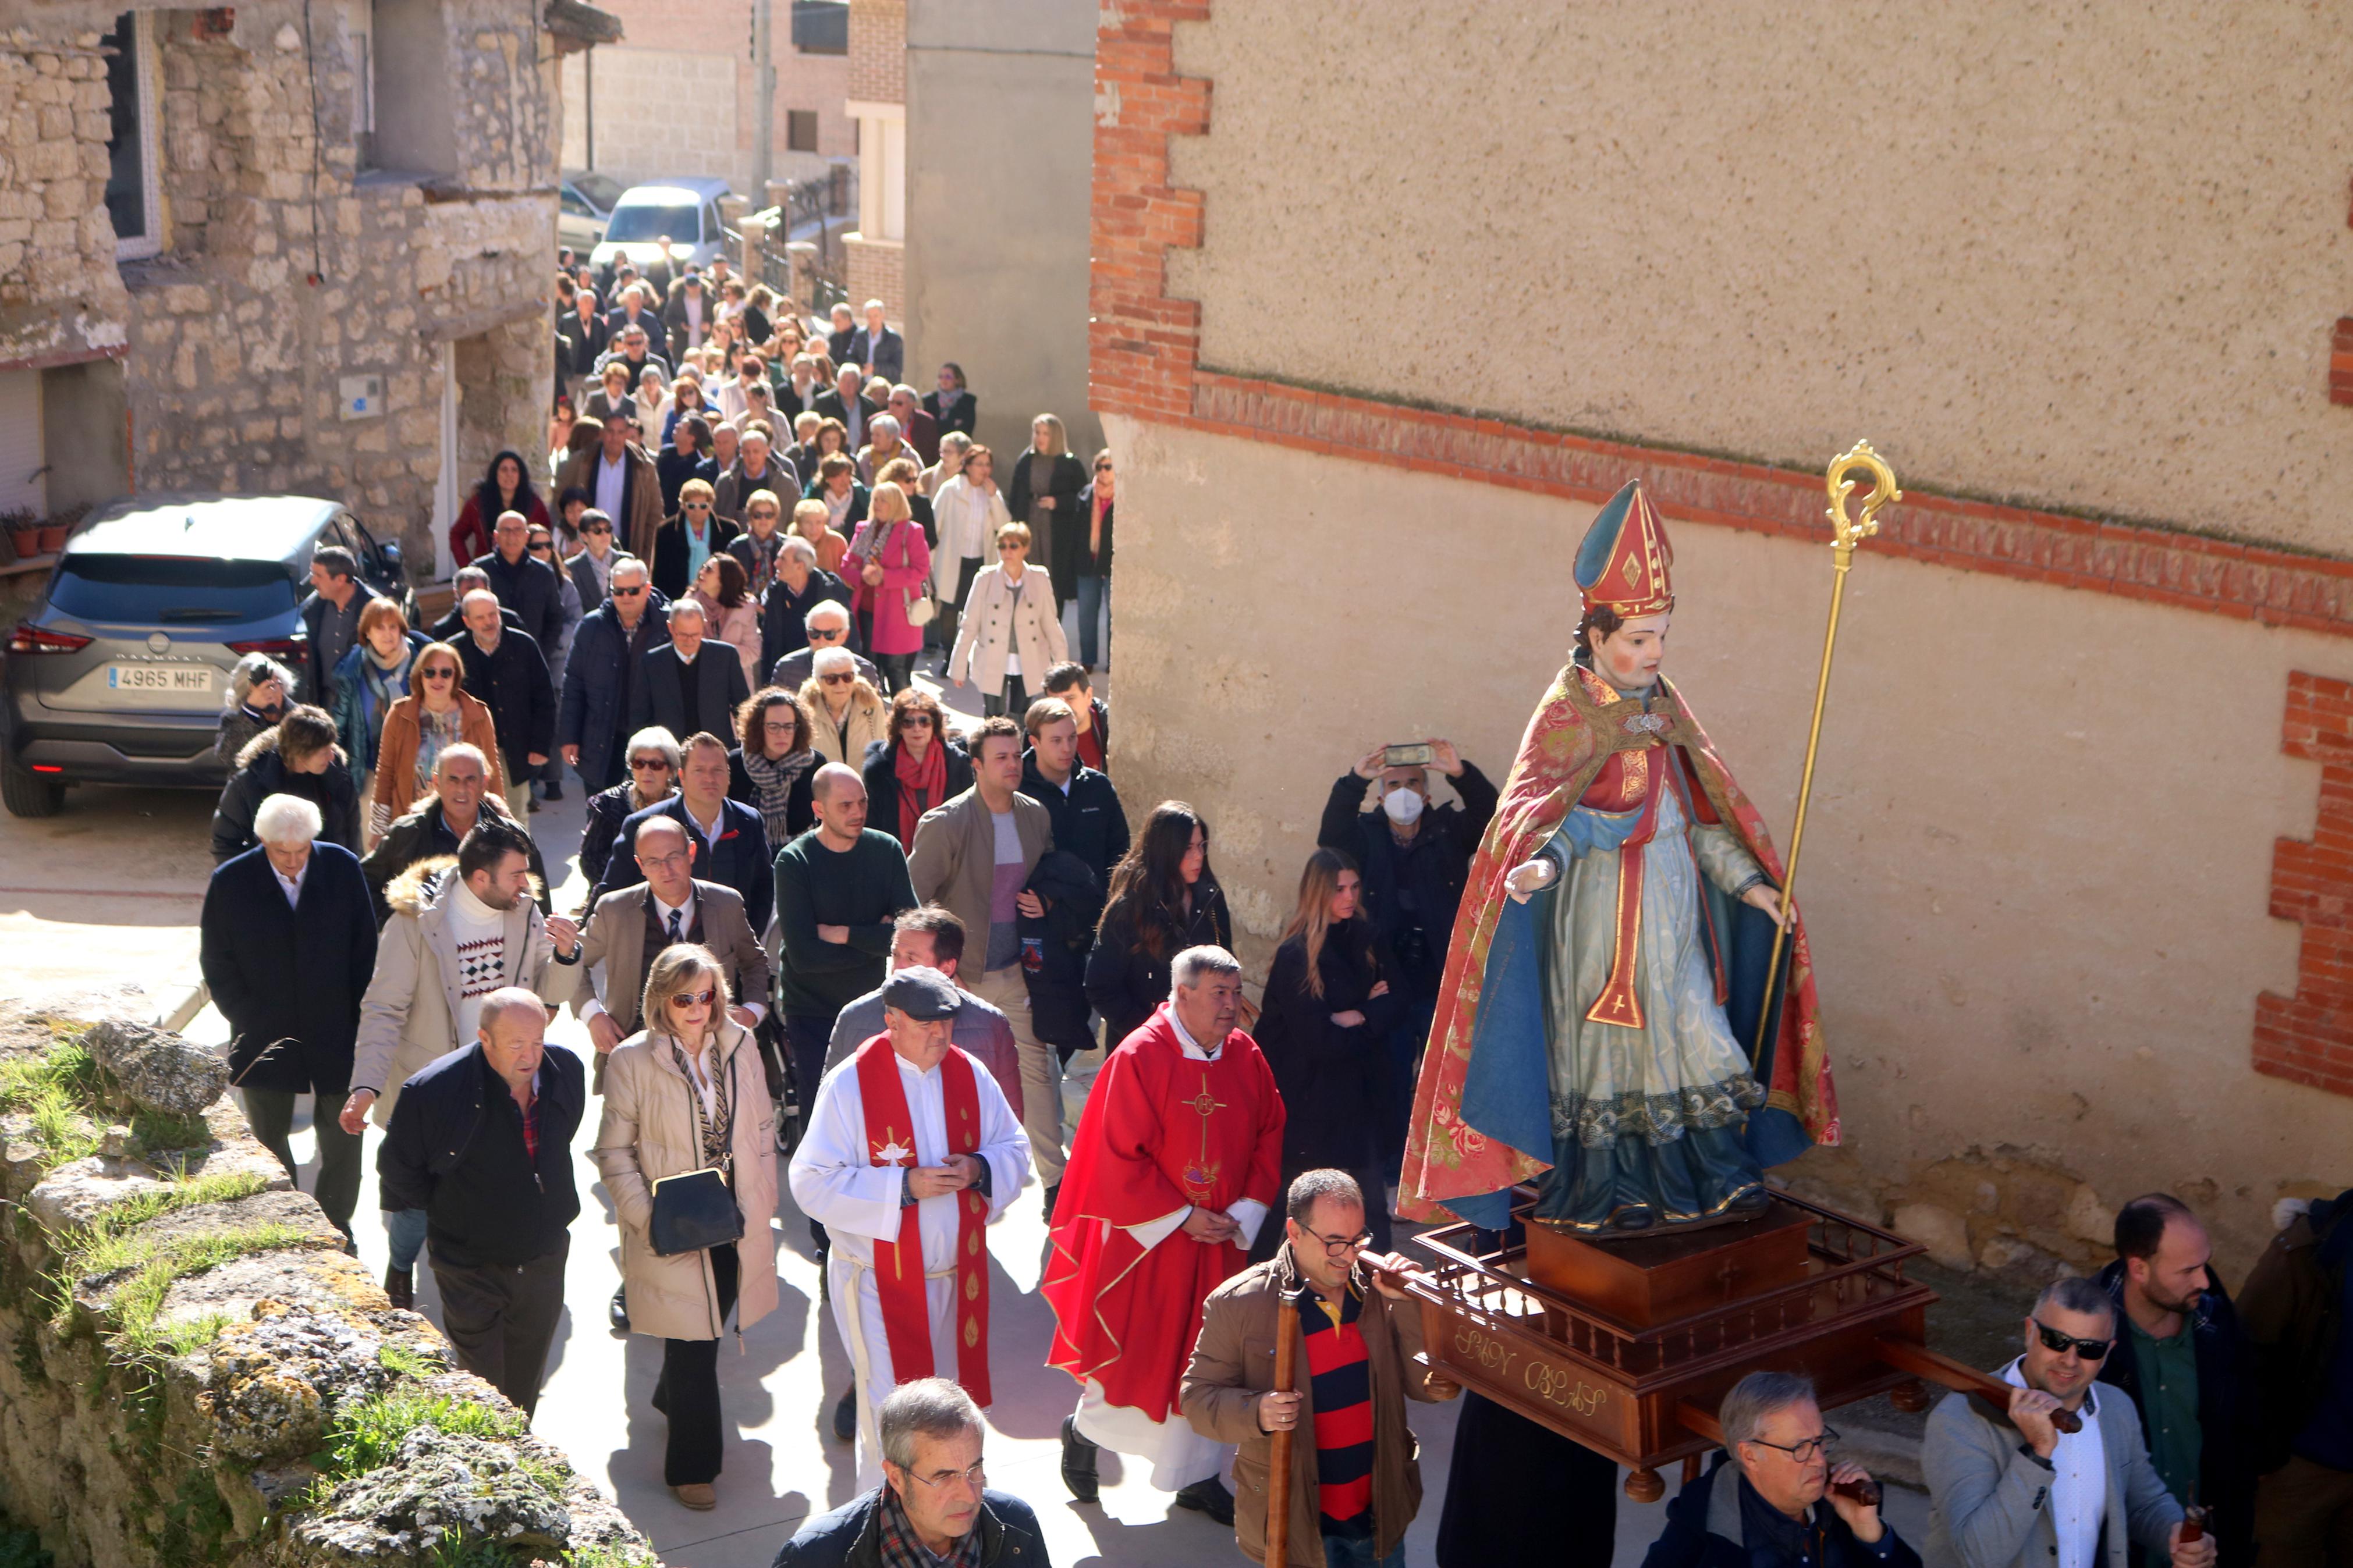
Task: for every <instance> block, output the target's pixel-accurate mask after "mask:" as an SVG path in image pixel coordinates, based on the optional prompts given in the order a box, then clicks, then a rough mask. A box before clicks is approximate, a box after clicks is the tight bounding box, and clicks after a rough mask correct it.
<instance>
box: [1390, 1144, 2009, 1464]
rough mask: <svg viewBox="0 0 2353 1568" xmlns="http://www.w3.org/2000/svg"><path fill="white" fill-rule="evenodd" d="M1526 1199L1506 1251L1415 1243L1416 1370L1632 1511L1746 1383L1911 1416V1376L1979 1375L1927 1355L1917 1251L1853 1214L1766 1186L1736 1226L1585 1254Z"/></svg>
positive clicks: (1705, 1444) (1428, 1240) (1706, 1444)
mask: <svg viewBox="0 0 2353 1568" xmlns="http://www.w3.org/2000/svg"><path fill="white" fill-rule="evenodd" d="M1534 1207H1535V1192H1534V1190H1533V1189H1530V1188H1526V1187H1523V1188H1521V1189H1519V1190H1518V1191H1517V1192H1516V1193H1514V1195H1513V1205H1512V1215H1513V1218H1514V1221H1515V1222H1517V1223H1516V1224H1515V1226H1514V1231H1524V1232H1525V1237H1526V1240H1525V1245H1522V1246H1506V1247H1504V1250H1502V1251H1500V1252H1491V1253H1486V1254H1483V1255H1482V1254H1477V1253H1473V1252H1472V1251H1470V1250H1468V1248H1470V1247H1472V1246H1473V1245H1475V1241H1476V1238H1477V1237H1478V1234H1479V1233H1478V1232H1477V1231H1475V1230H1474V1229H1473V1227H1472V1226H1467V1225H1454V1226H1444V1227H1441V1228H1440V1229H1437V1230H1432V1231H1428V1232H1425V1233H1424V1234H1423V1235H1422V1236H1421V1237H1419V1238H1418V1240H1419V1245H1420V1246H1421V1247H1424V1248H1426V1249H1427V1250H1428V1251H1429V1252H1430V1253H1431V1254H1432V1255H1433V1256H1434V1257H1435V1258H1436V1259H1437V1265H1436V1267H1435V1268H1433V1269H1432V1270H1431V1271H1430V1278H1429V1279H1427V1280H1425V1281H1416V1282H1415V1283H1414V1284H1413V1285H1412V1286H1411V1287H1410V1289H1411V1291H1412V1294H1413V1296H1414V1297H1415V1299H1416V1300H1418V1301H1419V1303H1420V1306H1421V1314H1422V1329H1423V1335H1424V1338H1425V1340H1426V1341H1427V1345H1428V1348H1427V1351H1426V1352H1425V1359H1426V1360H1427V1361H1429V1362H1430V1363H1435V1364H1436V1365H1438V1366H1440V1367H1441V1368H1443V1369H1444V1371H1445V1372H1446V1373H1447V1375H1448V1376H1450V1377H1451V1378H1452V1379H1453V1380H1454V1381H1455V1382H1457V1383H1460V1384H1462V1385H1463V1386H1465V1387H1467V1388H1475V1389H1477V1390H1478V1391H1479V1392H1480V1393H1481V1394H1484V1395H1485V1396H1486V1397H1488V1398H1490V1399H1493V1400H1494V1401H1495V1402H1496V1403H1498V1404H1500V1405H1506V1406H1508V1407H1510V1408H1511V1409H1513V1410H1516V1411H1518V1412H1519V1413H1520V1414H1521V1415H1525V1416H1526V1417H1528V1418H1529V1419H1530V1420H1532V1421H1535V1422H1537V1423H1540V1424H1541V1425H1543V1426H1548V1427H1550V1428H1552V1429H1553V1430H1554V1431H1556V1432H1558V1433H1561V1434H1562V1435H1563V1436H1568V1437H1572V1438H1574V1439H1576V1440H1577V1442H1580V1443H1582V1444H1584V1445H1585V1446H1586V1447H1588V1448H1592V1449H1594V1450H1595V1451H1597V1452H1599V1453H1601V1454H1605V1455H1608V1456H1609V1458H1612V1459H1615V1460H1616V1461H1617V1462H1618V1463H1620V1464H1621V1465H1624V1466H1626V1467H1627V1468H1629V1469H1630V1470H1632V1471H1633V1474H1632V1475H1630V1477H1628V1478H1627V1481H1626V1492H1627V1495H1628V1496H1629V1497H1631V1498H1633V1499H1634V1500H1637V1501H1640V1502H1648V1501H1651V1500H1656V1499H1657V1498H1659V1497H1661V1496H1662V1495H1664V1492H1665V1486H1666V1483H1665V1482H1664V1481H1663V1480H1662V1479H1661V1478H1660V1476H1659V1473H1658V1468H1659V1467H1660V1466H1661V1465H1663V1464H1666V1463H1669V1462H1670V1461H1672V1460H1675V1459H1683V1460H1684V1461H1686V1471H1687V1473H1695V1472H1696V1468H1697V1465H1698V1462H1699V1458H1700V1456H1701V1455H1703V1454H1704V1453H1706V1452H1707V1451H1708V1450H1709V1449H1711V1448H1714V1447H1717V1446H1718V1444H1719V1442H1720V1441H1721V1438H1722V1432H1721V1430H1720V1429H1719V1428H1718V1427H1717V1426H1716V1424H1715V1409H1716V1406H1717V1405H1718V1403H1719V1402H1721V1400H1722V1399H1723V1397H1724V1395H1725V1392H1726V1391H1727V1390H1729V1389H1730V1388H1731V1387H1732V1385H1733V1384H1736V1383H1737V1382H1739V1381H1740V1380H1741V1379H1742V1378H1743V1377H1746V1375H1748V1373H1752V1372H1758V1371H1765V1370H1771V1371H1777V1372H1793V1373H1804V1374H1805V1375H1807V1376H1809V1377H1810V1378H1812V1379H1813V1381H1814V1385H1815V1387H1816V1388H1817V1389H1818V1390H1819V1391H1820V1398H1821V1404H1822V1407H1823V1408H1824V1409H1825V1410H1827V1409H1829V1408H1830V1407H1831V1406H1832V1405H1844V1404H1847V1403H1849V1402H1851V1401H1853V1400H1857V1399H1866V1398H1869V1397H1870V1396H1871V1395H1873V1394H1883V1393H1892V1394H1894V1396H1895V1399H1896V1403H1897V1404H1898V1405H1899V1406H1900V1407H1902V1408H1905V1409H1915V1410H1916V1409H1921V1408H1924V1407H1925V1405H1926V1400H1927V1391H1926V1389H1925V1388H1923V1387H1922V1386H1921V1385H1920V1384H1919V1383H1918V1382H1917V1381H1916V1380H1917V1379H1918V1378H1921V1377H1926V1378H1929V1379H1931V1380H1933V1381H1936V1382H1939V1383H1947V1384H1950V1385H1952V1386H1967V1384H1966V1382H1965V1381H1964V1380H1967V1379H1976V1378H1979V1377H1981V1374H1979V1373H1976V1372H1975V1371H1974V1369H1971V1368H1968V1367H1965V1366H1963V1365H1961V1364H1960V1363H1956V1362H1951V1361H1948V1360H1947V1358H1945V1357H1943V1356H1940V1355H1938V1354H1937V1353H1936V1352H1933V1351H1931V1350H1929V1349H1928V1348H1927V1344H1926V1338H1927V1312H1928V1304H1929V1303H1930V1302H1931V1301H1934V1300H1936V1292H1935V1291H1934V1290H1931V1289H1929V1288H1928V1287H1927V1286H1926V1285H1923V1284H1921V1283H1920V1282H1919V1281H1917V1280H1915V1279H1906V1278H1905V1273H1904V1266H1905V1262H1906V1261H1907V1260H1909V1259H1911V1258H1916V1257H1918V1256H1920V1254H1921V1253H1922V1252H1923V1250H1924V1248H1922V1247H1920V1246H1919V1245H1918V1244H1917V1243H1915V1242H1909V1241H1905V1239H1904V1238H1903V1237H1899V1236H1896V1235H1894V1233H1892V1232H1890V1231H1884V1230H1882V1229H1880V1228H1879V1227H1878V1226H1872V1225H1866V1224H1865V1223H1863V1222H1862V1220H1859V1219H1856V1218H1854V1217H1853V1216H1852V1215H1842V1214H1840V1213H1838V1212H1837V1211H1836V1210H1833V1209H1829V1208H1824V1207H1822V1206H1821V1205H1817V1204H1810V1203H1807V1202H1805V1201H1803V1200H1801V1199H1798V1198H1793V1197H1791V1196H1789V1195H1788V1194H1785V1193H1777V1194H1774V1201H1773V1205H1772V1206H1771V1207H1770V1208H1769V1209H1767V1211H1766V1212H1765V1213H1764V1214H1762V1215H1758V1216H1757V1218H1755V1219H1752V1220H1747V1221H1743V1222H1738V1223H1733V1224H1725V1225H1718V1226H1709V1227H1706V1228H1702V1229H1694V1230H1685V1231H1680V1232H1673V1233H1669V1234H1666V1235H1662V1236H1656V1237H1636V1238H1633V1239H1630V1240H1624V1241H1611V1242H1608V1243H1597V1242H1589V1241H1582V1240H1579V1239H1577V1237H1569V1236H1564V1235H1561V1234H1560V1233H1558V1232H1556V1231H1552V1230H1548V1229H1546V1228H1545V1227H1544V1226H1542V1225H1540V1224H1538V1223H1537V1222H1536V1221H1535V1220H1534V1219H1533V1218H1530V1217H1529V1215H1530V1213H1531V1211H1532V1210H1533V1209H1534Z"/></svg>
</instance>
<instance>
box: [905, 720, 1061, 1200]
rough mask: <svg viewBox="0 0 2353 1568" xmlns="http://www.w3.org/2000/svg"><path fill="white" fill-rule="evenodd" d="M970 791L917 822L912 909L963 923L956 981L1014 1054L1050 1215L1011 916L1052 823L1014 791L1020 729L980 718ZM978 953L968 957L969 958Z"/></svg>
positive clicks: (1045, 1052) (1047, 1076) (1044, 1048)
mask: <svg viewBox="0 0 2353 1568" xmlns="http://www.w3.org/2000/svg"><path fill="white" fill-rule="evenodd" d="M972 780H973V783H972V787H971V788H970V789H968V790H966V791H965V792H964V793H963V794H962V795H955V796H952V797H951V798H950V799H949V800H948V801H947V802H946V803H945V804H944V805H939V806H935V807H934V808H933V809H932V810H930V811H927V812H925V813H923V816H922V818H921V819H920V820H919V821H917V822H916V824H915V842H914V846H913V848H911V849H910V850H909V851H908V853H907V875H908V877H909V879H911V880H912V881H913V883H914V885H915V901H916V902H917V903H923V904H939V905H942V906H944V907H945V908H946V909H947V910H950V911H952V912H953V913H954V914H955V917H956V919H958V920H960V921H963V922H964V929H965V940H966V942H967V943H968V944H969V945H967V946H966V947H965V963H964V979H963V980H962V981H961V982H960V984H963V985H965V987H966V988H967V989H969V990H970V991H971V992H972V994H974V995H976V996H977V997H979V998H980V999H981V1000H982V1001H984V1002H986V1003H987V1004H988V1005H990V1006H992V1007H994V1008H996V1009H997V1011H998V1012H1000V1013H1002V1014H1004V1015H1005V1017H1006V1020H1007V1022H1008V1023H1010V1024H1011V1025H1012V1026H1013V1044H1014V1047H1015V1048H1016V1049H1018V1051H1019V1052H1020V1054H1021V1130H1022V1131H1024V1132H1027V1133H1028V1134H1029V1158H1030V1160H1031V1162H1032V1163H1034V1164H1035V1166H1036V1168H1037V1171H1038V1179H1039V1181H1041V1182H1043V1183H1044V1184H1046V1212H1047V1213H1048V1214H1049V1215H1051V1214H1052V1213H1053V1212H1054V1196H1055V1190H1056V1189H1057V1188H1058V1187H1059V1186H1060V1184H1061V1181H1062V1163H1063V1161H1062V1070H1061V1067H1062V1064H1061V1058H1060V1057H1058V1056H1056V1055H1055V1054H1054V1047H1051V1046H1050V1045H1047V1044H1045V1043H1043V1042H1042V1041H1040V1040H1039V1038H1038V1035H1037V1031H1036V1030H1034V1029H1033V1028H1031V1027H1030V1025H1029V981H1028V980H1026V979H1025V978H1023V974H1022V968H1021V934H1020V929H1019V927H1018V924H1017V923H1016V921H1017V917H1018V916H1020V915H1030V916H1037V915H1042V914H1044V913H1045V912H1046V911H1045V906H1044V904H1043V903H1041V902H1040V901H1039V897H1038V895H1037V894H1035V893H1033V892H1030V891H1029V874H1030V873H1031V872H1033V871H1035V870H1036V869H1037V868H1038V862H1039V860H1040V859H1042V858H1044V857H1045V854H1046V852H1047V851H1048V850H1050V849H1051V848H1053V847H1054V827H1053V819H1052V818H1051V817H1050V816H1048V815H1047V813H1046V808H1045V807H1044V806H1042V805H1039V804H1038V803H1037V802H1036V801H1034V800H1031V799H1030V798H1029V796H1028V795H1023V794H1021V793H1020V790H1021V726H1020V725H1018V724H1017V723H1015V722H1014V721H1012V720H1010V719H1007V718H1003V717H998V718H994V719H985V720H983V721H981V726H980V728H979V730H978V731H976V732H975V733H974V735H973V738H972ZM975 947H977V948H979V949H980V952H979V954H977V955H976V954H975V952H973V949H974V948H975Z"/></svg>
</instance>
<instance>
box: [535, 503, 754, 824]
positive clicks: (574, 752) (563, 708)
mask: <svg viewBox="0 0 2353 1568" xmlns="http://www.w3.org/2000/svg"><path fill="white" fill-rule="evenodd" d="M582 515H583V516H586V515H588V514H586V513H583V514H582ZM612 584H613V590H612V595H611V596H610V597H609V598H607V600H606V601H605V602H604V603H603V604H601V605H597V606H596V608H595V609H593V610H591V611H589V612H588V613H587V614H586V615H585V616H581V617H580V625H579V627H578V628H577V629H576V630H575V631H574V633H573V634H572V656H571V658H568V659H566V660H565V665H564V696H563V700H562V701H561V702H559V703H558V704H557V708H556V715H555V743H556V746H557V748H558V749H559V750H560V751H561V752H563V754H564V760H565V762H567V763H571V764H572V766H573V767H575V768H576V769H578V770H579V773H580V779H581V782H582V783H583V784H586V785H587V786H588V789H589V792H590V793H591V794H594V793H596V791H598V790H605V789H610V788H611V787H613V785H615V784H619V783H620V782H621V776H622V773H624V771H625V770H624V767H623V765H622V764H623V761H624V759H625V758H626V757H627V756H628V752H626V751H625V750H623V745H622V742H623V740H624V738H625V737H626V736H627V735H628V733H629V730H628V722H629V708H630V706H631V702H632V700H633V699H634V697H635V695H636V687H637V684H638V681H639V680H641V679H644V660H645V655H646V652H647V650H648V649H649V648H654V647H660V646H661V645H662V644H664V643H666V642H668V641H670V602H669V601H668V600H666V599H664V598H663V597H662V596H661V595H659V594H657V593H655V592H654V591H653V583H652V577H651V574H649V572H648V571H647V568H646V563H644V562H642V561H640V560H638V558H637V557H635V556H633V555H622V554H616V555H615V556H614V558H613V574H612ZM737 673H738V674H739V675H740V674H741V673H742V672H741V671H740V670H739V671H738V672H737Z"/></svg>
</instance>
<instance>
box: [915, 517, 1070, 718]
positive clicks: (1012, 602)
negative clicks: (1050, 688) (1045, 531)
mask: <svg viewBox="0 0 2353 1568" xmlns="http://www.w3.org/2000/svg"><path fill="white" fill-rule="evenodd" d="M1070 657H1071V651H1070V645H1069V644H1068V643H1066V642H1064V641H1063V640H1062V612H1061V610H1060V608H1059V607H1058V606H1057V605H1055V603H1054V584H1052V583H1050V582H1049V581H1047V578H1046V569H1045V568H1044V567H1042V566H1032V565H1030V564H1029V524H1027V523H1023V522H1008V523H1007V524H1005V525H1004V526H1003V527H1001V528H999V529H998V530H997V564H995V565H994V566H984V567H982V568H981V569H980V575H978V576H977V577H975V578H974V579H973V580H972V593H971V595H969V596H968V597H967V598H966V599H965V602H964V613H963V614H962V615H961V616H958V617H957V625H956V640H955V651H954V652H953V653H951V654H949V655H948V666H947V670H946V676H947V679H950V680H952V681H954V682H955V684H957V685H958V686H962V685H963V684H965V681H967V680H974V681H977V682H979V684H980V706H981V711H982V713H983V714H984V715H985V716H987V717H988V718H992V719H993V718H995V717H996V716H997V715H998V714H1000V713H1010V714H1011V715H1013V717H1015V718H1016V719H1018V718H1020V717H1021V716H1022V715H1023V714H1025V713H1027V712H1029V692H1030V689H1031V688H1032V687H1035V688H1036V689H1038V690H1039V691H1041V692H1042V691H1044V690H1045V689H1046V672H1047V671H1048V670H1049V669H1051V668H1053V667H1054V666H1056V665H1058V664H1060V663H1061V662H1062V661H1063V660H1064V659H1066V658H1070Z"/></svg>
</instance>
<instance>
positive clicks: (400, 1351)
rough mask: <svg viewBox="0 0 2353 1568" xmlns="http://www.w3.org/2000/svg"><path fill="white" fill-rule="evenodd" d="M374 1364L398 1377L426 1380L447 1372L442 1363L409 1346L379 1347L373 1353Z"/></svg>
mask: <svg viewBox="0 0 2353 1568" xmlns="http://www.w3.org/2000/svg"><path fill="white" fill-rule="evenodd" d="M375 1363H376V1365H378V1366H380V1367H382V1368H384V1370H385V1371H386V1372H388V1373H394V1374H395V1375H396V1376H399V1377H415V1378H427V1377H431V1376H433V1375H434V1374H435V1373H439V1372H442V1371H445V1370H447V1369H446V1367H445V1366H444V1365H443V1363H440V1362H438V1361H436V1360H434V1359H433V1358H432V1357H431V1356H429V1355H427V1354H426V1353H425V1352H423V1351H420V1350H417V1349H415V1348H413V1347H412V1346H409V1345H395V1344H388V1345H384V1346H381V1347H379V1348H378V1350H377V1351H376V1352H375Z"/></svg>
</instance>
